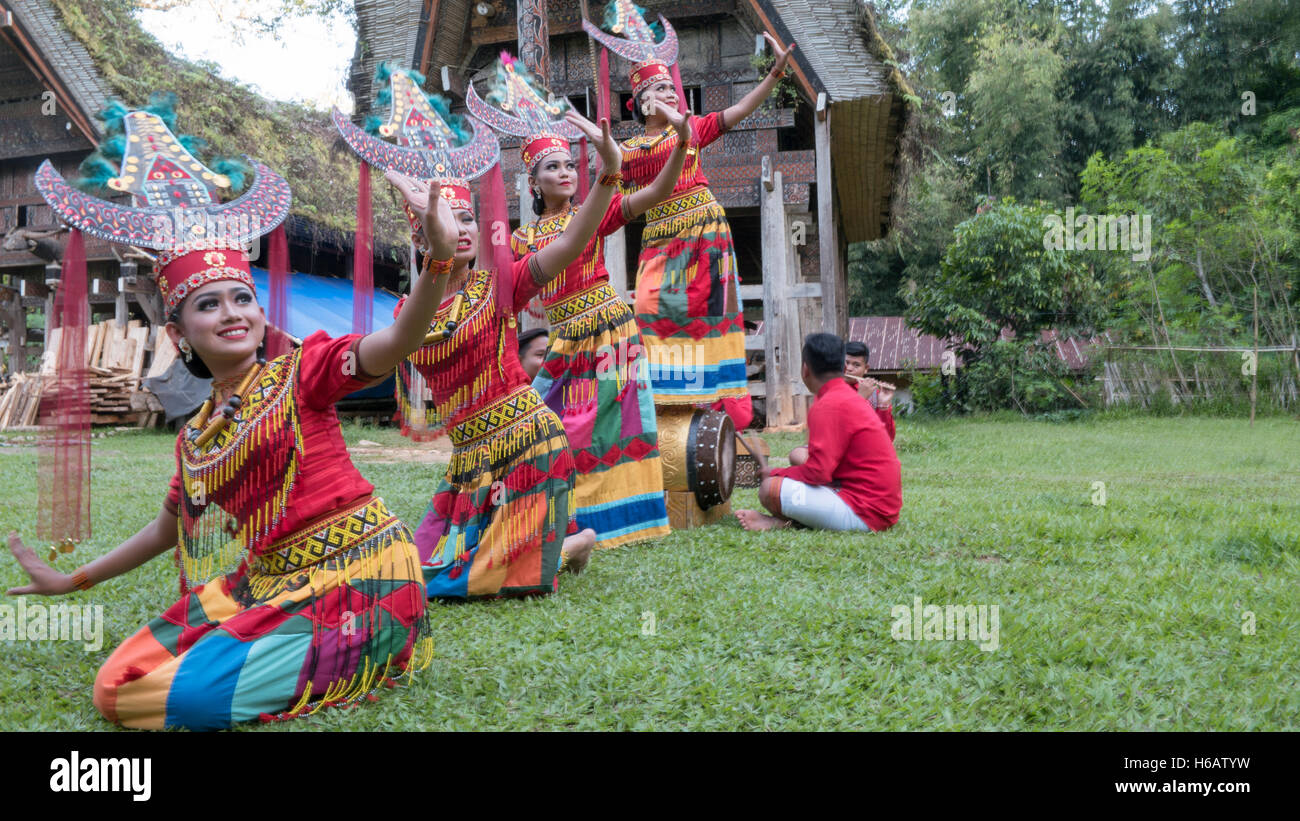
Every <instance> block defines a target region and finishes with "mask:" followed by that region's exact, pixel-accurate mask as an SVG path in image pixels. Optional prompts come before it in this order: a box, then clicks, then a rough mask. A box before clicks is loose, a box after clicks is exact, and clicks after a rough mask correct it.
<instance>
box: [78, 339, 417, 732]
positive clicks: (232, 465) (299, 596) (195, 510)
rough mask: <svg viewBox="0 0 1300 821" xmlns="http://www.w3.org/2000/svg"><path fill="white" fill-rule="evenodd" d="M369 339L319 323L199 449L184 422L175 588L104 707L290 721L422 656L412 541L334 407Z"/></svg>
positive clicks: (167, 715)
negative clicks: (349, 443) (359, 347)
mask: <svg viewBox="0 0 1300 821" xmlns="http://www.w3.org/2000/svg"><path fill="white" fill-rule="evenodd" d="M360 338H361V337H359V336H356V335H350V336H344V337H339V338H336V339H331V338H329V337H328V336H326V334H325V333H324V332H318V333H316V334H313V335H311V336H309V337H308V338H307V339H305V340H303V344H302V347H301V348H299V349H297V350H295V351H293V352H292V353H290V354H286V355H285V356H282V357H278V358H277V359H275V360H272V361H271V362H270V363H268V365H267V367H266V368H265V370H264V371H263V372H262V375H261V377H260V378H259V379H258V381H257V382H256V383H255V384H254V386H253V387H252V388H251V389H250V390H249V391H248V396H247V397H246V399H245V401H244V402H243V403H242V405H241V406H240V408H239V411H238V412H237V413H236V414H235V416H234V417H233V418H232V420H231V422H230V424H228V425H227V426H226V427H225V429H223V430H222V431H221V432H220V433H219V434H218V435H217V436H216V437H215V438H214V439H213V440H212V442H210V443H209V444H208V445H206V446H205V447H204V448H201V449H200V448H196V447H195V446H194V445H193V444H192V442H191V441H190V437H189V435H188V431H189V429H191V427H192V426H187V428H186V429H185V430H182V431H181V434H180V436H179V437H178V443H177V462H178V464H177V472H176V475H175V476H174V477H173V478H172V483H171V489H170V492H169V494H168V497H167V501H166V507H167V509H168V510H169V511H171V512H173V513H175V514H176V515H177V519H178V529H179V531H180V532H179V534H178V535H179V546H178V549H177V554H178V556H177V558H178V560H179V563H180V564H181V566H182V576H181V599H180V600H179V601H178V602H177V603H176V604H174V605H172V606H171V607H170V608H168V609H167V611H166V612H165V613H163V615H161V616H159V617H158V618H156V619H154V620H153V621H152V622H150V623H149V624H148V625H147V626H146V627H144V628H143V629H141V630H140V631H139V632H137V633H136V634H135V635H134V636H133V637H132V638H130V639H128V640H127V641H126V642H125V643H124V644H122V645H121V646H120V647H119V648H118V649H117V650H116V651H114V653H113V654H112V655H111V656H110V657H109V659H108V661H107V662H106V663H105V665H104V667H103V668H102V669H101V670H100V673H99V676H98V677H97V679H96V685H95V704H96V706H97V707H99V709H100V711H101V712H102V713H103V714H104V716H105V717H106V718H108V719H110V720H113V721H118V722H121V723H123V724H126V725H127V726H130V727H145V728H160V727H190V728H192V729H216V728H220V727H227V726H230V725H231V724H233V723H235V722H239V721H245V720H251V719H256V718H259V717H263V718H271V717H276V718H285V717H293V716H298V715H304V714H307V713H310V712H314V711H316V710H318V709H320V708H322V707H324V706H331V705H342V704H349V703H353V702H355V701H357V700H358V699H360V698H362V697H365V696H367V695H368V694H370V693H371V692H372V691H374V690H375V689H376V688H377V687H378V686H380V685H381V684H383V683H385V681H386V680H392V679H395V678H397V677H398V676H399V675H400V674H401V673H402V671H403V670H410V669H414V668H417V667H419V666H423V665H425V664H427V663H428V658H429V654H430V652H431V643H430V641H429V639H428V638H427V629H426V626H425V623H424V618H423V610H424V590H423V578H422V575H421V572H420V569H419V554H418V551H417V549H416V547H415V545H414V543H413V541H412V539H411V534H410V532H409V531H408V530H407V528H406V527H405V526H404V525H403V524H402V523H401V522H400V521H398V520H397V519H396V518H394V517H393V516H392V514H390V513H389V512H388V510H387V509H386V508H385V507H384V504H383V502H382V501H380V500H378V499H375V498H374V496H373V491H374V488H373V486H371V485H370V483H369V482H366V481H365V479H364V478H362V476H361V475H360V473H358V472H357V470H356V467H355V466H353V465H352V462H351V460H350V459H349V458H348V456H347V450H346V448H345V446H344V443H343V437H342V434H341V433H340V431H339V424H338V416H337V414H336V413H335V410H334V403H335V402H337V401H338V400H339V399H340V398H342V397H343V396H346V395H347V394H349V393H352V392H353V391H355V390H357V389H358V388H360V387H362V386H364V385H366V384H367V383H368V382H369V381H370V380H371V377H369V376H367V375H365V374H364V373H360V372H356V371H355V370H354V371H351V372H350V371H348V370H347V369H345V368H341V367H340V363H341V362H345V361H346V359H347V357H348V356H349V355H350V356H352V357H355V356H356V344H357V343H358V342H359V340H360ZM232 565H233V569H229V568H231V566H232ZM200 582H202V583H200ZM264 713H265V714H266V716H263V715H262V714H264Z"/></svg>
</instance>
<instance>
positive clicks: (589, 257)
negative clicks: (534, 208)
mask: <svg viewBox="0 0 1300 821" xmlns="http://www.w3.org/2000/svg"><path fill="white" fill-rule="evenodd" d="M577 211H578V208H577V206H570V207H569V209H568V210H567V211H565V212H564V213H563V214H560V215H558V216H555V217H551V218H549V219H544V220H538V221H536V222H533V223H530V224H529V225H525V226H520V227H519V228H517V229H515V232H514V233H513V234H511V235H510V250H512V251H513V252H514V254H515V258H516V259H518V258H522V257H523V256H525V255H526V254H528V253H529V251H530V249H529V244H530V243H529V239H530V237H529V230H528V229H529V228H530V227H531V228H532V229H533V230H532V237H531V240H532V241H531V244H532V249H531V250H533V251H536V250H540V249H542V248H545V247H546V246H547V245H549V244H550V243H551V242H552V241H553V240H554V239H555V238H556V237H558V236H560V234H563V233H564V229H565V228H567V227H568V225H569V220H570V219H572V218H573V215H574V214H575V213H577ZM625 225H627V220H626V219H624V217H623V195H622V194H617V193H616V194H614V197H613V199H612V200H610V203H609V208H608V209H607V210H606V211H605V216H604V217H603V218H602V219H601V221H600V226H599V227H598V228H597V229H596V233H595V235H594V236H592V238H591V239H590V240H588V241H587V247H586V248H583V249H582V254H581V255H579V256H578V258H577V259H576V260H574V261H573V262H572V263H571V264H570V265H569V267H568V268H565V269H564V272H563V273H561V274H560V275H559V276H558V277H556V278H555V279H553V280H551V281H550V282H548V283H546V285H544V286H542V289H541V291H540V292H539V293H538V296H540V297H541V300H542V304H543V305H554V304H555V303H557V302H560V301H561V300H563V299H566V298H568V297H570V296H572V295H573V294H576V293H580V292H582V291H585V290H587V289H588V288H592V287H594V286H596V285H599V284H601V283H602V282H608V281H609V271H607V270H605V240H604V237H607V236H609V235H610V234H612V233H614V232H615V231H617V230H618V229H620V228H622V227H623V226H625Z"/></svg>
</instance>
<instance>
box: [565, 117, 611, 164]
mask: <svg viewBox="0 0 1300 821" xmlns="http://www.w3.org/2000/svg"><path fill="white" fill-rule="evenodd" d="M564 119H565V121H566V122H568V123H570V124H571V125H572V126H573V127H575V128H577V129H578V130H579V131H581V132H582V133H583V134H584V135H586V137H587V141H588V142H590V143H591V144H592V146H593V147H594V148H595V149H596V153H597V154H598V155H600V164H601V171H602V173H605V174H613V173H614V172H616V171H618V170H619V168H621V167H622V165H623V149H622V148H620V147H619V145H618V141H617V140H615V139H614V138H613V136H611V135H610V133H609V120H606V119H602V120H601V121H600V128H599V129H598V128H596V124H595V123H593V122H591V121H590V120H588V119H587V118H586V117H584V116H582V115H581V114H579V113H578V112H576V111H574V110H572V109H570V110H569V111H567V112H566V113H565V115H564Z"/></svg>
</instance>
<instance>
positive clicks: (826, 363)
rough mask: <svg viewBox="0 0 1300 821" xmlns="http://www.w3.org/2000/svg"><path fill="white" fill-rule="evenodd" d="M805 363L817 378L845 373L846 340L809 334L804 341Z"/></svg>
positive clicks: (832, 335)
mask: <svg viewBox="0 0 1300 821" xmlns="http://www.w3.org/2000/svg"><path fill="white" fill-rule="evenodd" d="M803 361H804V364H805V365H807V366H808V370H810V371H812V372H813V374H814V375H816V376H825V375H827V374H840V373H844V340H842V339H840V338H839V337H838V336H836V335H835V334H827V333H816V334H808V335H807V336H806V337H804V340H803Z"/></svg>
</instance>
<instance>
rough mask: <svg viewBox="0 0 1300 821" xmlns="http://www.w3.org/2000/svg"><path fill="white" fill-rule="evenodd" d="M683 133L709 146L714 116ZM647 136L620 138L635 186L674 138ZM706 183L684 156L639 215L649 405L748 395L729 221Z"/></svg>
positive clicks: (655, 168) (658, 165) (716, 133)
mask: <svg viewBox="0 0 1300 821" xmlns="http://www.w3.org/2000/svg"><path fill="white" fill-rule="evenodd" d="M691 130H692V133H693V134H695V135H697V136H698V139H699V142H700V145H701V146H703V145H708V144H709V143H711V142H713V141H714V140H716V139H718V137H720V136H721V135H722V120H721V117H720V114H719V113H718V112H715V113H713V114H710V115H708V116H707V117H692V118H691ZM650 142H651V140H650V138H648V137H645V136H641V137H635V138H633V139H631V140H628V141H626V142H624V143H623V157H624V169H625V172H624V175H625V178H626V179H627V181H628V184H629V186H631V187H632V188H634V189H635V188H641V187H644V186H646V185H649V184H650V182H651V181H653V179H654V177H655V175H657V174H658V173H659V171H660V170H662V169H663V166H664V163H665V162H667V159H668V154H669V153H670V152H671V151H672V150H673V148H674V146H675V145H676V143H677V136H676V135H675V134H673V135H670V136H669V137H668V138H666V139H665V140H664V141H663V142H662V143H661V144H659V145H658V146H655V147H654V148H650V147H649V145H650ZM707 185H708V180H707V179H705V178H704V174H703V172H702V171H701V169H700V163H699V156H698V154H695V155H691V156H688V157H687V159H686V162H685V164H684V166H683V168H682V175H681V177H680V178H679V179H678V182H677V185H676V186H675V187H674V194H673V196H672V197H670V198H669V199H668V200H665V201H664V202H662V203H660V204H658V205H656V206H654V207H653V208H651V209H650V210H649V211H647V212H646V226H645V229H644V231H643V232H642V235H641V256H640V258H639V259H638V262H637V274H636V299H635V308H634V309H635V311H636V320H637V324H638V325H639V326H640V330H641V338H642V341H643V342H644V344H645V347H646V350H647V351H648V358H649V365H650V382H651V384H652V385H653V386H654V401H655V404H657V405H678V404H691V405H695V404H705V403H712V402H715V401H717V400H719V399H722V398H725V397H732V396H746V395H747V393H748V388H747V387H746V375H745V327H744V318H743V316H742V305H741V301H740V277H739V275H738V273H737V271H736V255H735V250H734V247H733V244H732V239H731V228H730V226H729V225H728V224H727V215H726V212H725V211H723V210H722V206H720V205H718V202H717V200H715V199H714V197H713V194H712V192H710V191H709V189H708V188H707Z"/></svg>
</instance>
